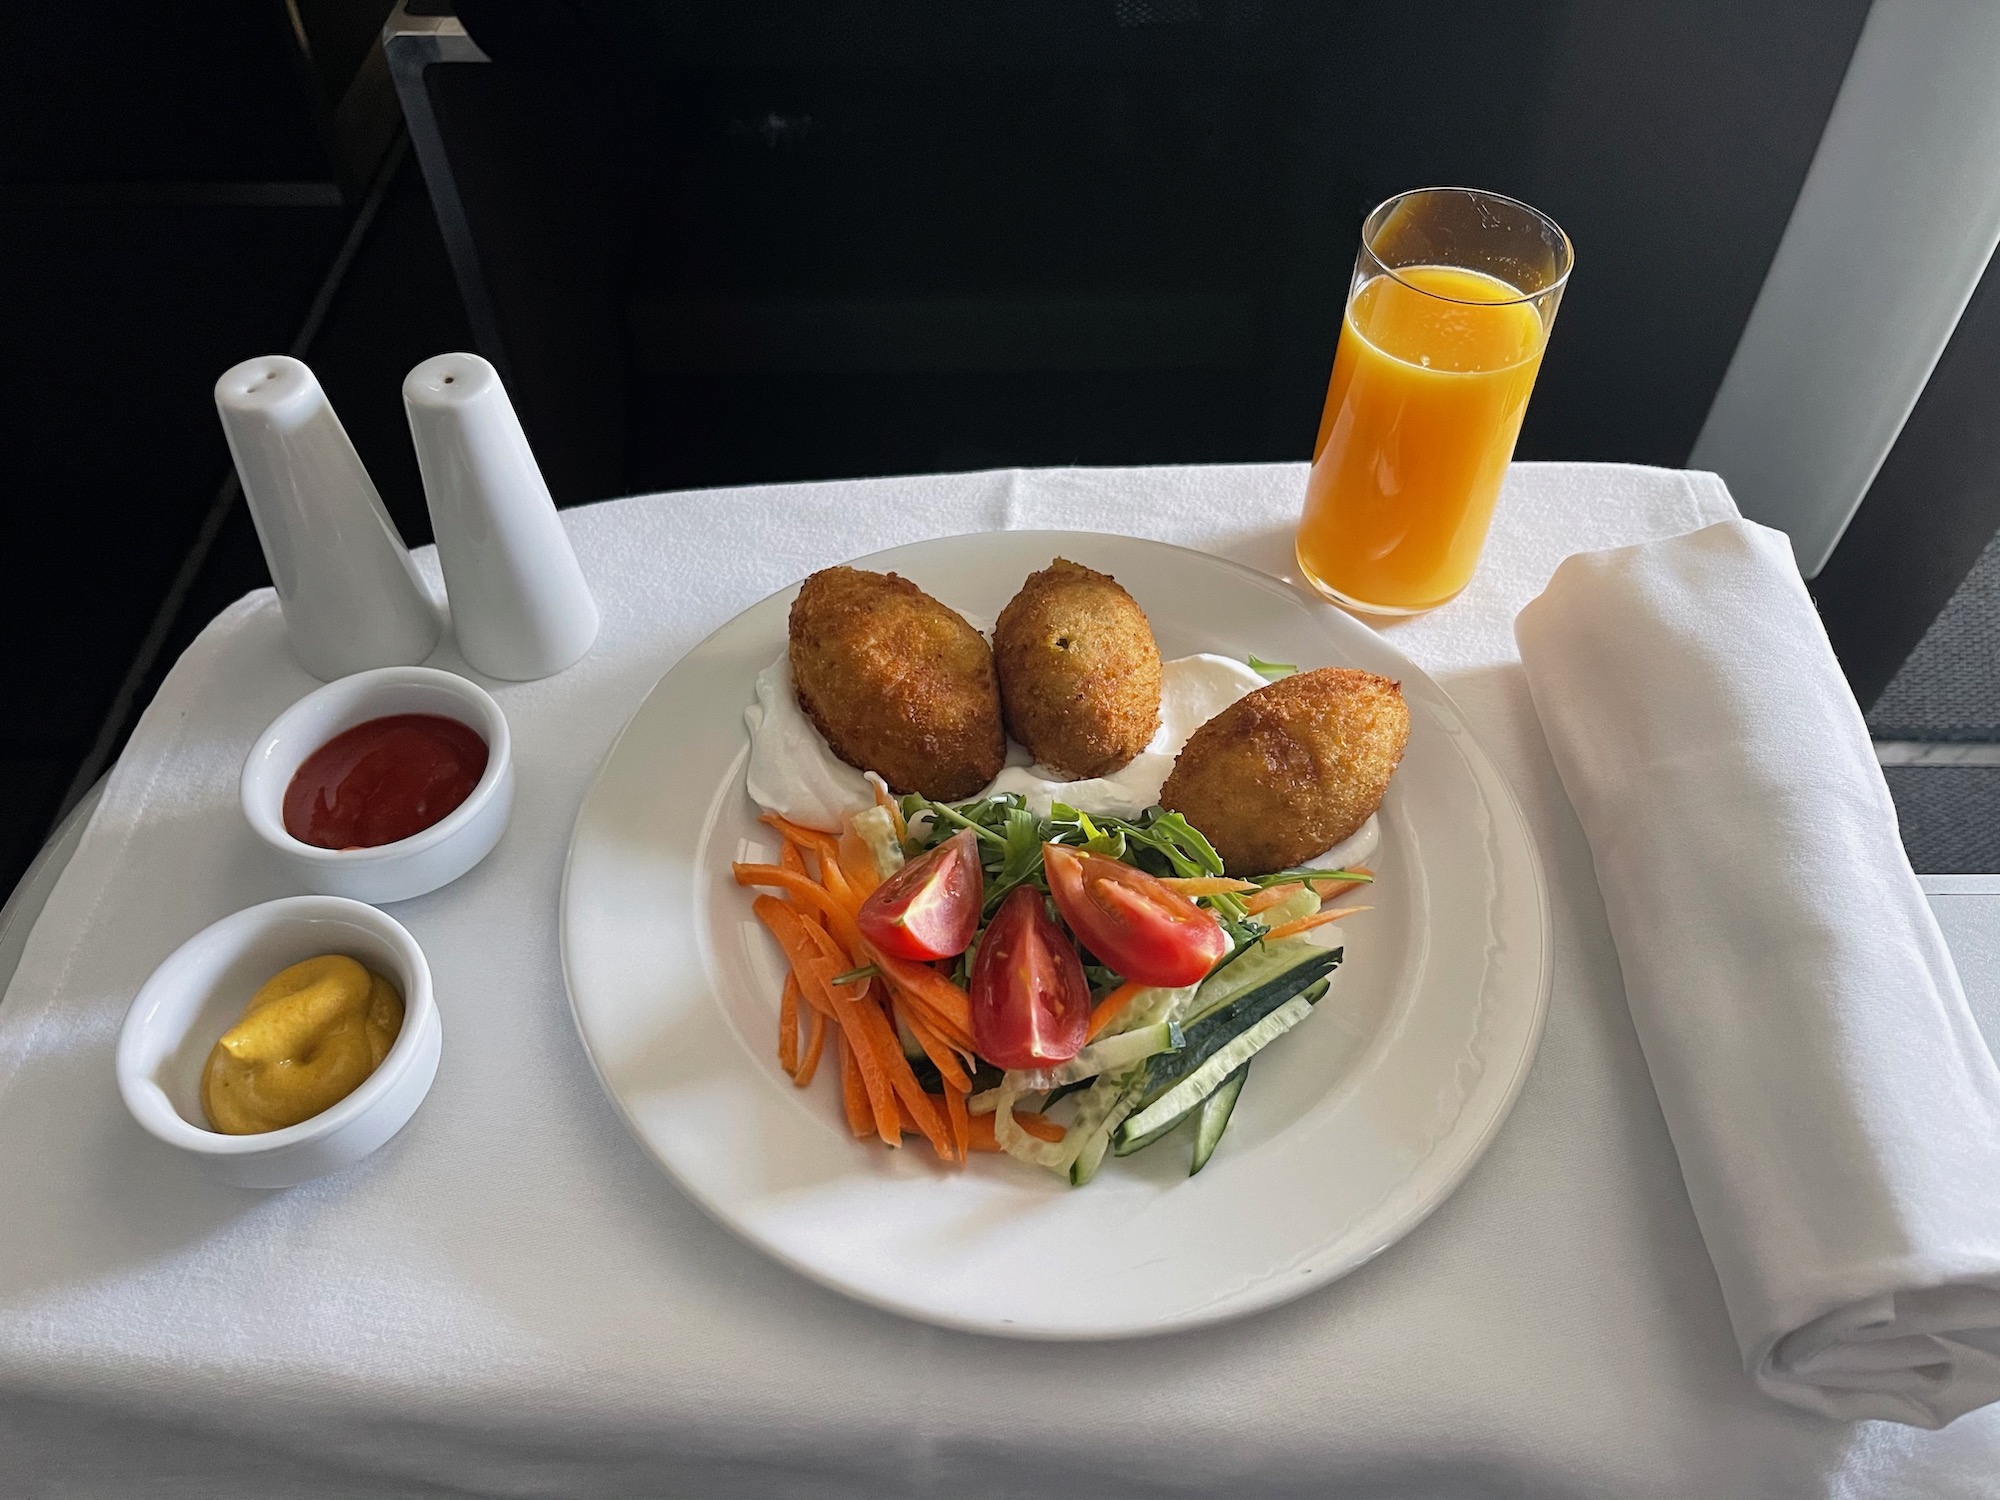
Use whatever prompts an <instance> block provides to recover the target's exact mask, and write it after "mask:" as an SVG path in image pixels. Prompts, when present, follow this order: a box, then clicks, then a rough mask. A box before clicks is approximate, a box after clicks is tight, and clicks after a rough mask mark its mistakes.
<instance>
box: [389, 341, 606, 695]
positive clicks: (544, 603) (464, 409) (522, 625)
mask: <svg viewBox="0 0 2000 1500" xmlns="http://www.w3.org/2000/svg"><path fill="white" fill-rule="evenodd" d="M403 407H404V409H405V410H406V411H407V412H408V413H409V417H410V437H411V438H412V439H413V440H414V441H415V443H416V445H417V466H418V467H419V468H420V469H422V470H423V475H424V493H425V495H426V496H428V497H429V500H430V507H431V528H432V530H433V531H435V532H436V534H437V546H438V560H439V561H440V562H442V563H443V564H444V584H445V591H446V593H447V594H448V595H449V596H450V599H451V620H452V628H453V629H454V630H455V631H456V632H457V635H458V648H459V650H460V651H462V652H463V653H464V654H465V659H466V661H468V662H470V663H471V664H472V665H473V666H474V667H476V668H478V669H479V670H480V671H481V672H484V673H485V674H486V675H487V676H489V677H502V678H506V679H508V680H510V681H514V682H527V681H530V680H532V679H534V678H537V677H548V676H551V675H552V674H554V673H556V672H560V671H561V670H562V669H563V668H564V667H567V666H568V665H570V663H572V662H574V661H576V660H577V659H578V658H579V657H581V656H582V655H583V654H584V652H586V651H588V650H589V649H590V644H591V642H592V641H594V640H596V639H597V624H598V614H597V601H596V600H595V599H593V598H592V597H591V594H590V585H589V584H587V583H585V582H584V579H583V569H582V568H580V567H578V566H577V561H576V553H575V551H574V550H573V549H572V548H571V547H570V544H569V534H568V533H567V532H565V531H564V530H563V524H562V521H561V520H560V519H559V518H558V517H557V515H556V507H555V502H554V501H553V500H551V499H550V498H549V487H548V485H547V484H546V483H545V482H544V481H543V479H542V471H541V469H540V467H539V466H538V465H537V464H536V463H535V455H534V454H533V453H531V452H530V451H529V449H528V438H527V434H526V433H524V432H522V431H521V422H520V419H519V418H518V417H516V416H515V415H514V405H513V403H512V402H511V401H509V400H508V399H507V390H506V387H504V386H503V385H501V383H500V372H499V371H497V370H495V369H494V368H493V366H492V365H490V364H488V363H487V362H486V361H485V360H483V359H481V358H480V357H479V356H478V355H476V354H440V355H438V356H437V357H436V358H435V359H427V360H425V361H424V362H423V363H422V364H420V365H418V366H417V367H416V368H415V369H414V370H412V371H410V373H409V374H408V375H407V376H406V377H405V378H404V380H403Z"/></svg>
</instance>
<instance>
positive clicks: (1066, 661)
mask: <svg viewBox="0 0 2000 1500" xmlns="http://www.w3.org/2000/svg"><path fill="white" fill-rule="evenodd" d="M993 663H994V666H995V667H996V668H997V669H998V671H999V673H1000V702H1001V706H1002V708H1003V710H1004V711H1005V713H1006V718H1007V730H1008V732H1009V733H1010V734H1012V735H1013V736H1014V738H1015V739H1017V740H1019V741H1020V742H1021V743H1022V744H1023V745H1025V746H1027V747H1028V749H1029V751H1030V752H1031V753H1032V754H1033V755H1034V757H1035V759H1036V760H1037V761H1039V762H1040V763H1041V764H1042V765H1045V766H1048V767H1050V768H1051V769H1053V770H1056V771H1059V772H1061V773H1062V774H1063V775H1065V776H1070V777H1078V778H1082V777H1090V776H1109V775H1111V774H1112V773H1113V772H1116V771H1118V770H1121V769H1122V768H1123V767H1124V766H1125V765H1126V764H1128V763H1129V762H1130V761H1131V759H1132V757H1133V756H1135V755H1137V754H1138V753H1139V752H1140V751H1141V750H1143V749H1145V748H1146V744H1147V742H1148V741H1149V740H1151V739H1152V737H1153V732H1154V731H1155V730H1156V729H1158V728H1159V727H1160V648H1159V645H1158V644H1157V643H1156V642H1155V641H1154V639H1153V627H1152V626H1151V625H1150V624H1148V623H1147V621H1146V612H1145V611H1144V610H1142V609H1140V608H1139V606H1138V604H1137V603H1136V602H1134V600H1133V598H1132V596H1131V595H1130V594H1128V593H1126V592H1125V590H1124V589H1122V588H1120V587H1119V586H1118V581H1117V580H1116V579H1114V578H1112V577H1110V576H1109V575H1108V574H1104V573H1098V572H1093V571H1092V570H1091V569H1089V568H1086V567H1083V566H1081V565H1080V564H1077V563H1073V562H1069V561H1067V560H1066V559H1064V558H1060V557H1058V558H1057V559H1056V560H1055V561H1054V562H1052V563H1050V564H1049V565H1048V566H1047V567H1046V568H1044V569H1042V571H1041V572H1039V573H1035V574H1032V575H1030V577H1029V578H1028V581H1027V582H1026V583H1024V584H1022V585H1021V591H1020V592H1019V593H1018V594H1016V595H1015V596H1014V597H1013V599H1012V600H1010V601H1009V602H1008V605H1007V607H1006V608H1005V609H1003V610H1001V611H1000V620H999V623H998V624H996V625H995V626H994V627H993Z"/></svg>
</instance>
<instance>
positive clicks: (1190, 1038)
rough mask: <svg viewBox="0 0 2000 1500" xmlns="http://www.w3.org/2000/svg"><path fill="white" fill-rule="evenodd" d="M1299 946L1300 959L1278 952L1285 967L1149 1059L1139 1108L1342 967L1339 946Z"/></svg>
mask: <svg viewBox="0 0 2000 1500" xmlns="http://www.w3.org/2000/svg"><path fill="white" fill-rule="evenodd" d="M1299 946H1300V947H1301V948H1303V949H1304V950H1305V954H1304V956H1303V958H1300V957H1298V956H1296V955H1290V954H1285V955H1280V957H1281V960H1282V962H1283V964H1284V967H1282V968H1280V969H1279V970H1278V971H1277V973H1276V974H1275V975H1272V976H1270V977H1267V978H1266V979H1265V980H1264V982H1263V983H1262V984H1258V985H1254V986H1253V987H1251V988H1250V989H1247V990H1245V991H1243V992H1242V993H1240V994H1238V995H1237V996H1236V998H1235V999H1233V1000H1230V1001H1228V1002H1227V1003H1226V1004H1223V1005H1220V1006H1217V1007H1216V1008H1215V1009H1214V1010H1212V1011H1210V1012H1209V1013H1208V1014H1207V1015H1205V1016H1203V1017H1202V1019H1200V1020H1199V1021H1194V1022H1191V1023H1189V1025H1188V1026H1187V1028H1186V1037H1185V1041H1184V1044H1183V1046H1182V1047H1181V1049H1180V1050H1179V1051H1178V1052H1175V1053H1173V1054H1171V1055H1169V1056H1157V1055H1156V1056H1154V1057H1152V1058H1151V1059H1149V1060H1148V1062H1147V1065H1146V1093H1145V1096H1144V1097H1143V1098H1142V1099H1141V1100H1140V1101H1139V1102H1140V1105H1141V1107H1144V1106H1145V1105H1149V1104H1151V1103H1152V1102H1153V1101H1154V1100H1155V1099H1157V1098H1159V1097H1160V1095H1162V1094H1164V1093H1165V1092H1166V1091H1167V1090H1168V1089H1170V1088H1172V1087H1173V1086H1174V1085H1175V1084H1177V1083H1179V1082H1180V1081H1181V1080H1182V1079H1183V1078H1185V1077H1187V1075H1188V1074H1190V1073H1192V1072H1193V1071H1194V1070H1195V1069H1196V1068H1198V1067H1200V1066H1201V1065H1202V1064H1203V1063H1204V1062H1206V1061H1207V1060H1208V1059H1209V1057H1210V1056H1211V1055H1212V1054H1213V1053H1214V1052H1215V1051H1216V1050H1217V1049H1218V1048H1221V1047H1223V1046H1225V1045H1227V1044H1228V1042H1229V1041H1230V1040H1231V1039H1232V1038H1233V1037H1235V1036H1236V1035H1237V1033H1238V1032H1241V1031H1242V1030H1244V1029H1245V1028H1246V1027H1249V1026H1254V1025H1256V1023H1257V1022H1259V1021H1261V1020H1262V1019H1263V1018H1264V1017H1265V1016H1267V1015H1269V1014H1270V1013H1271V1012H1272V1011H1274V1010H1276V1009H1277V1008H1278V1007H1279V1006H1280V1005H1283V1004H1284V1003H1285V1002H1286V1001H1287V1000H1290V999H1291V998H1292V997H1293V996H1294V995H1297V994H1298V993H1299V992H1300V991H1301V990H1304V989H1307V988H1309V987H1311V986H1312V985H1314V984H1316V983H1318V982H1319V981H1321V980H1322V979H1324V978H1326V976H1327V975H1329V974H1331V973H1332V972H1333V971H1334V970H1335V969H1336V968H1338V967H1339V966H1340V955H1341V950H1340V949H1338V948H1321V947H1319V946H1317V945H1316V944H1313V943H1301V944H1300V945H1299ZM1246 962H1247V960H1246ZM1239 1061H1240V1059H1239Z"/></svg>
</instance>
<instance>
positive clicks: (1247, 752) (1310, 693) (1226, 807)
mask: <svg viewBox="0 0 2000 1500" xmlns="http://www.w3.org/2000/svg"><path fill="white" fill-rule="evenodd" d="M1409 737H1410V710H1409V708H1408V706H1407V705H1406V704H1405V703H1404V702H1403V693H1402V689H1401V687H1400V686H1399V685H1398V684H1396V683H1394V682H1391V681H1390V680H1389V679H1388V678H1386V677H1377V676H1375V675H1374V674H1373V673H1372V672H1357V671H1353V670H1351V669H1349V668H1346V667H1322V668H1320V669H1319V670H1318V671H1316V672H1301V673H1299V674H1298V675H1297V676H1296V677H1287V678H1284V679H1283V680H1282V681H1279V682H1274V683H1272V684H1271V685H1270V686H1269V687H1263V688H1259V689H1257V691H1256V692H1254V693H1251V694H1250V695H1249V696H1247V697H1244V698H1240V699H1238V700H1237V701H1236V702H1235V703H1233V704H1231V705H1230V706H1229V707H1228V708H1226V709H1224V710H1223V711H1222V712H1221V713H1219V714H1217V715H1216V716H1215V717H1214V718H1212V719H1210V720H1209V721H1208V722H1207V723H1206V724H1204V725H1202V726H1201V728H1199V729H1197V730H1196V731H1195V732H1194V734H1193V735H1191V736H1190V737H1189V739H1188V742H1187V746H1186V748H1184V749H1183V750H1182V751H1181V753H1180V758H1179V759H1178V760H1176V761H1175V762H1174V769H1173V774H1172V775H1170V776H1168V777H1167V784H1166V785H1165V786H1164V787H1162V788H1161V789H1160V803H1161V805H1162V806H1164V807H1166V808H1169V809H1170V810H1172V811H1174V812H1177V813H1180V814H1181V815H1182V816H1183V817H1185V818H1186V819H1187V820H1188V821H1189V822H1190V823H1192V824H1194V826H1195V827H1197V828H1199V829H1200V830H1201V831H1202V832H1203V833H1205V834H1207V835H1208V839H1209V842H1210V843H1212V844H1214V845H1215V850H1216V853H1218V854H1220V855H1221V856H1222V862H1223V864H1224V865H1225V866H1227V868H1228V870H1229V873H1230V874H1231V875H1236V876H1244V875H1268V874H1270V873H1271V872H1272V871H1274V870H1285V869H1290V868H1291V867H1293V866H1295V865H1299V864H1302V863H1304V862H1305V861H1306V860H1308V859H1311V858H1312V857H1313V856H1314V855H1315V854H1319V853H1322V852H1324V851H1325V850H1327V849H1330V848H1332V847H1333V845H1335V844H1337V843H1339V842H1340V841H1341V840H1342V839H1344V838H1347V837H1349V836H1350V835H1352V834H1353V833H1354V831H1355V830H1356V829H1358V828H1360V826H1361V825H1362V824H1363V823H1365V822H1367V821H1368V819H1369V817H1370V815H1371V814H1373V813H1374V811H1375V809H1376V808H1378V807H1380V806H1381V805H1382V794H1383V792H1385V791H1386V790H1387V789H1388V786H1389V778H1390V776H1391V775H1393V774H1394V773H1395V770H1396V765H1397V763H1398V762H1399V761H1401V760H1402V758H1403V746H1404V744H1405V743H1406V742H1407V741H1408V740H1409Z"/></svg>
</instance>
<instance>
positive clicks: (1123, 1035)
mask: <svg viewBox="0 0 2000 1500" xmlns="http://www.w3.org/2000/svg"><path fill="white" fill-rule="evenodd" d="M1181 1036H1182V1033H1181V1028H1180V1023H1179V1022H1178V1021H1160V1022H1158V1023H1156V1024H1154V1025H1152V1026H1141V1027H1138V1028H1137V1029H1136V1030H1133V1031H1121V1032H1119V1033H1118V1035H1116V1036H1108V1037H1105V1038H1104V1039H1103V1040H1102V1041H1097V1042H1092V1043H1091V1044H1090V1045H1089V1046H1088V1047H1085V1048H1084V1049H1083V1050H1082V1051H1081V1052H1079V1053H1077V1055H1076V1056H1075V1057H1072V1058H1071V1059H1070V1060H1069V1061H1068V1062H1060V1063H1056V1064H1054V1065H1053V1066H1051V1067H1047V1068H1024V1069H1022V1070H1021V1071H1019V1072H1017V1073H1012V1074H1009V1075H1008V1076H1009V1077H1012V1078H1015V1079H1018V1080H1019V1081H1020V1084H1021V1088H1022V1091H1023V1092H1025V1093H1031V1094H1032V1093H1046V1092H1047V1091H1048V1090H1050V1089H1059V1088H1061V1087H1062V1086H1063V1085H1064V1084H1066V1083H1076V1082H1078V1081H1080V1080H1082V1079H1085V1078H1096V1077H1099V1076H1101V1075H1103V1074H1106V1073H1122V1072H1124V1071H1125V1069H1127V1068H1129V1067H1130V1066H1131V1065H1132V1064H1133V1063H1135V1062H1144V1061H1145V1060H1146V1059H1147V1058H1149V1057H1153V1056H1156V1055H1158V1054H1159V1053H1162V1052H1172V1051H1176V1050H1177V1049H1178V1048H1179V1047H1180V1045H1181Z"/></svg>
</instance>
